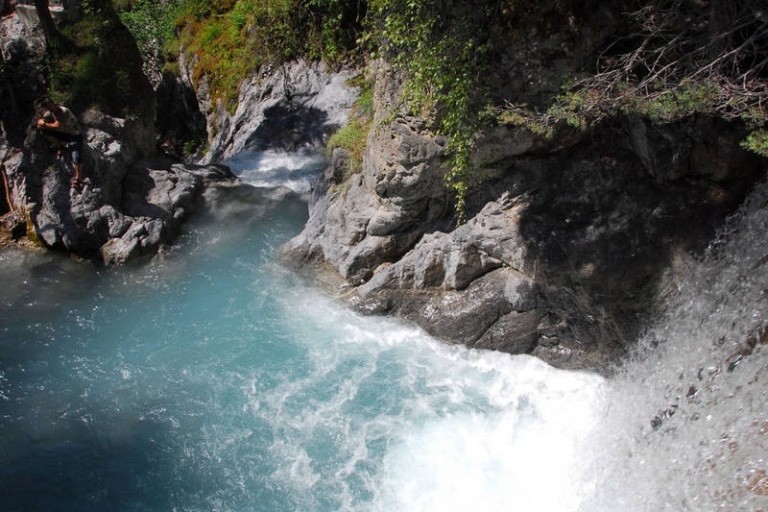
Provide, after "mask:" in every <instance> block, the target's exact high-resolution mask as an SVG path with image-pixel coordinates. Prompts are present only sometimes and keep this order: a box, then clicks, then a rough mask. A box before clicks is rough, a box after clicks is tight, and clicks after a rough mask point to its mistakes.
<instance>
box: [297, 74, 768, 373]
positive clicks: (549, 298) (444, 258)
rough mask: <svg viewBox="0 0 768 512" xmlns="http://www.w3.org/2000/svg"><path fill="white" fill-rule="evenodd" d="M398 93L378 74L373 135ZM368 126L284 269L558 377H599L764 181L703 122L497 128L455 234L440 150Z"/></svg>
mask: <svg viewBox="0 0 768 512" xmlns="http://www.w3.org/2000/svg"><path fill="white" fill-rule="evenodd" d="M398 83H399V82H398V80H397V77H396V76H395V75H394V74H393V73H392V72H391V71H387V70H386V69H385V68H383V67H382V68H380V69H379V73H378V75H377V83H376V94H375V108H376V111H377V118H376V119H377V120H378V121H379V122H381V121H382V120H383V119H384V113H385V112H389V113H391V110H389V109H391V107H392V105H394V104H396V101H395V99H394V98H396V93H395V92H393V91H394V90H396V88H397V86H398ZM374 126H375V128H374V129H372V130H371V133H370V134H369V137H368V145H367V150H366V154H365V157H364V161H363V170H362V172H361V173H360V174H357V175H353V176H352V177H350V178H349V179H348V180H347V181H346V182H344V183H341V184H339V183H338V176H339V175H340V173H338V172H336V171H335V170H334V167H333V165H331V166H329V168H328V169H327V171H326V173H325V175H324V176H323V178H322V181H321V183H319V184H318V186H317V187H316V189H315V195H314V196H313V198H312V201H311V203H310V219H309V221H308V223H307V225H306V227H305V229H304V231H303V232H302V233H301V234H300V235H299V236H298V237H296V238H295V239H293V240H292V241H290V242H289V243H288V244H286V245H285V246H284V247H283V255H284V257H285V261H286V262H288V263H289V264H295V265H296V266H297V268H298V267H302V268H305V267H306V264H307V263H308V262H315V263H316V265H315V266H314V268H318V269H320V271H321V272H327V271H328V269H331V271H332V272H337V273H338V275H339V276H340V277H341V278H342V279H343V284H341V285H339V286H338V289H337V292H338V293H339V295H340V296H341V297H344V298H345V299H346V300H347V301H349V303H350V304H351V305H353V306H354V307H355V308H357V309H358V310H359V311H361V312H364V313H368V314H394V315H398V316H401V317H403V318H405V319H407V320H410V321H412V322H413V323H415V324H417V325H419V326H421V327H423V328H424V329H425V330H426V331H427V332H429V333H430V334H433V335H434V336H436V337H438V338H440V339H443V340H446V341H448V342H452V343H463V344H466V345H468V346H471V347H477V348H485V349H494V350H503V351H506V352H511V353H529V354H533V355H536V356H538V357H540V358H541V359H543V360H545V361H547V362H550V363H552V364H554V365H556V366H559V367H563V368H592V369H597V370H600V371H609V369H610V365H611V364H612V362H614V361H616V360H617V358H618V356H619V355H620V354H622V353H624V351H625V350H626V346H627V343H629V341H630V340H632V339H634V337H635V335H636V334H637V332H638V331H639V329H641V328H642V325H643V322H644V321H645V320H646V318H647V317H648V316H649V315H652V314H653V311H654V307H655V298H656V297H657V296H658V295H659V294H660V293H662V290H663V289H664V287H665V284H666V283H667V282H668V280H669V279H670V276H671V275H673V273H674V272H675V271H678V270H680V268H681V265H680V261H681V259H682V260H684V258H685V256H684V255H686V254H689V253H691V252H696V251H698V250H701V249H702V248H703V247H704V246H705V245H706V244H707V241H708V240H709V239H710V238H711V236H712V234H713V232H714V229H715V228H716V227H717V226H718V225H719V222H721V221H722V220H723V219H724V218H725V216H726V215H727V213H728V212H729V211H731V209H732V208H734V207H735V206H736V205H737V204H739V202H740V201H741V200H742V198H743V197H744V194H745V192H746V191H747V190H748V189H749V188H750V187H751V185H752V184H753V183H754V182H755V180H756V179H757V178H758V176H760V173H761V169H762V167H761V162H760V161H759V160H758V159H757V158H754V157H752V156H750V155H748V154H746V153H745V152H744V151H742V150H740V149H739V147H738V141H739V140H740V138H741V137H743V135H744V134H743V133H741V132H740V131H739V128H738V126H735V125H729V124H728V123H725V122H723V121H717V120H714V119H711V118H707V117H692V118H689V119H686V120H684V121H681V122H679V123H677V124H675V125H668V126H665V127H659V126H656V125H652V124H650V123H648V122H647V121H644V120H640V119H633V120H625V122H624V124H623V125H618V124H617V125H612V126H607V125H606V126H604V127H602V128H600V129H598V130H596V131H594V132H592V133H589V134H584V133H581V134H580V133H578V132H574V131H573V130H571V129H568V128H567V127H561V128H559V130H560V131H559V132H558V133H557V134H556V135H555V137H553V138H552V139H550V140H545V139H543V138H541V137H538V136H536V135H534V134H532V133H529V132H527V131H525V130H523V129H521V128H519V127H495V128H491V129H489V130H488V131H487V132H485V133H482V134H479V138H478V145H477V150H476V153H475V155H474V157H473V165H474V167H475V171H476V172H477V173H478V174H479V175H482V176H485V180H484V181H482V182H481V183H480V184H479V185H478V186H477V187H476V188H475V189H473V190H472V191H471V193H470V195H469V196H468V197H467V214H468V219H469V220H468V221H467V222H466V223H465V224H463V225H461V226H459V227H455V226H454V224H453V221H452V209H451V206H450V205H451V198H450V194H449V192H448V191H447V189H446V187H445V185H444V181H443V174H444V169H443V159H444V148H445V140H442V139H440V138H437V137H434V136H433V135H432V134H431V133H430V131H429V129H428V128H427V126H426V124H425V122H424V121H421V120H419V119H415V118H410V117H407V116H401V117H397V118H395V119H394V120H393V121H389V122H385V123H383V124H377V123H376V122H374ZM326 282H328V280H327V279H326Z"/></svg>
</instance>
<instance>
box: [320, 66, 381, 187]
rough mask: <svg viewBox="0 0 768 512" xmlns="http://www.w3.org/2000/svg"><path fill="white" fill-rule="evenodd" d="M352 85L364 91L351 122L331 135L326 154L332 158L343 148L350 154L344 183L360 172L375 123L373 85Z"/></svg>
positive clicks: (356, 104) (367, 82) (353, 112)
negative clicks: (337, 149) (336, 150)
mask: <svg viewBox="0 0 768 512" xmlns="http://www.w3.org/2000/svg"><path fill="white" fill-rule="evenodd" d="M351 85H359V86H360V87H361V88H362V90H361V92H360V96H358V98H357V101H355V105H354V107H353V108H352V112H351V114H350V121H349V122H348V123H347V124H346V125H345V126H343V127H342V128H341V129H339V130H338V131H336V132H335V133H334V134H333V135H331V137H330V138H329V139H328V143H327V144H326V153H327V155H328V156H330V155H331V153H332V152H333V150H334V149H336V148H342V149H344V150H346V151H347V152H348V153H349V161H348V162H347V169H346V172H345V175H344V176H342V177H340V181H343V180H345V179H346V178H348V177H349V176H351V175H352V174H354V173H356V172H358V171H359V170H360V168H361V167H362V164H363V153H364V152H365V147H366V141H367V139H368V132H369V131H370V129H371V124H372V123H373V86H372V84H371V83H370V82H369V81H362V82H359V83H357V84H351Z"/></svg>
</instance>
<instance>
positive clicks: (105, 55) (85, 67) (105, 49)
mask: <svg viewBox="0 0 768 512" xmlns="http://www.w3.org/2000/svg"><path fill="white" fill-rule="evenodd" d="M81 9H82V13H83V16H82V18H81V19H80V20H78V21H77V22H75V23H71V24H66V25H62V26H61V27H60V31H61V35H62V37H63V38H64V40H66V41H67V44H66V45H58V46H57V47H56V48H54V49H52V50H51V51H49V55H48V58H47V65H46V69H47V74H48V82H49V91H48V93H49V94H50V95H51V96H52V97H53V98H55V99H56V100H58V101H60V102H62V103H66V104H69V105H75V106H78V107H93V108H97V109H99V110H102V111H103V112H106V113H108V114H111V115H116V116H121V117H125V116H128V115H131V114H132V113H134V112H135V110H137V109H140V108H141V106H140V103H141V102H142V101H143V100H142V98H141V95H139V94H137V91H138V90H140V88H141V86H142V84H144V83H145V82H143V80H144V77H143V76H142V75H141V71H140V61H139V55H138V54H137V53H135V47H134V46H133V39H132V37H131V35H130V33H129V32H127V31H126V30H125V28H124V27H123V25H122V24H121V23H120V21H119V18H118V17H117V14H116V12H115V11H114V9H113V7H112V4H111V3H109V2H106V3H105V2H100V1H96V0H83V1H82V3H81Z"/></svg>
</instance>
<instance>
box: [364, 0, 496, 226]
mask: <svg viewBox="0 0 768 512" xmlns="http://www.w3.org/2000/svg"><path fill="white" fill-rule="evenodd" d="M494 8H495V6H494V5H490V4H489V5H488V6H484V7H479V8H477V7H475V6H462V5H461V4H460V3H458V2H453V3H452V2H439V1H437V0H432V1H416V0H372V2H371V11H372V13H373V17H372V22H373V23H374V25H375V26H377V27H378V30H379V31H380V33H381V37H382V41H381V49H382V51H383V52H384V53H385V54H386V55H387V56H388V57H389V58H390V59H391V60H392V62H393V63H394V64H395V65H396V66H398V67H400V68H402V69H404V70H405V71H406V72H407V75H408V81H407V82H406V85H405V87H404V100H405V103H406V105H407V106H408V107H409V108H410V109H411V110H412V111H414V112H415V113H416V114H419V115H428V114H429V113H434V115H435V128H436V131H437V133H438V134H441V135H445V136H447V137H448V138H449V142H448V145H447V156H448V162H447V163H448V169H447V171H446V176H445V179H446V184H447V185H448V186H449V187H451V188H452V189H453V191H454V193H455V195H456V202H455V209H456V214H457V218H458V222H459V223H461V222H463V221H464V216H465V212H464V206H465V198H466V194H467V192H468V191H469V189H470V187H471V185H472V180H473V177H472V176H471V168H470V156H471V154H472V151H473V149H474V140H475V135H476V133H477V131H478V130H479V129H480V126H481V125H482V121H483V116H484V113H485V104H486V97H485V87H484V84H483V82H482V80H481V77H482V76H483V75H484V69H485V66H486V65H487V62H486V51H487V46H486V40H485V39H484V38H486V37H487V27H488V26H489V25H492V24H493V17H494V15H495V12H496V11H495V10H494Z"/></svg>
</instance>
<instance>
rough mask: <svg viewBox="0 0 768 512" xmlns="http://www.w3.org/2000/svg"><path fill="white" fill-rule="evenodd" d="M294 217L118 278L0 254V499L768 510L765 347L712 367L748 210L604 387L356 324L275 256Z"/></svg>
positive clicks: (722, 343)
mask: <svg viewBox="0 0 768 512" xmlns="http://www.w3.org/2000/svg"><path fill="white" fill-rule="evenodd" d="M270 158H274V159H276V161H279V162H280V166H282V167H284V168H285V169H281V171H280V172H286V169H287V170H288V171H290V168H291V166H292V165H295V167H296V168H297V169H300V170H301V172H305V170H306V168H307V167H306V164H307V161H306V160H303V159H301V158H299V159H298V160H296V161H295V162H294V163H293V164H292V163H291V162H292V159H293V158H296V157H295V156H291V155H285V158H281V157H280V156H279V155H268V158H265V157H263V156H262V157H261V158H260V160H259V161H258V162H256V163H253V164H252V165H246V167H247V168H248V169H250V171H249V172H251V173H256V169H258V168H260V166H263V165H264V162H265V161H268V160H269V159H270ZM307 158H315V157H314V156H308V157H307ZM296 162H298V163H296ZM242 163H243V164H244V165H245V164H246V162H242ZM274 174H275V173H273V175H274ZM244 177H245V174H244ZM247 179H249V181H258V179H260V178H259V177H258V176H255V175H254V176H251V177H249V178H247ZM270 179H271V178H270ZM760 197H765V196H760ZM760 197H758V195H756V196H755V198H756V199H754V200H753V203H755V202H757V201H760V200H761V199H760ZM763 206H764V205H763ZM305 220H306V205H303V204H300V203H295V202H286V203H284V204H282V205H281V206H280V207H279V208H277V209H276V210H274V211H271V212H269V213H266V214H264V215H259V216H254V218H243V217H242V216H240V217H238V218H237V219H230V218H226V217H224V218H210V219H202V220H200V221H199V222H197V223H196V224H195V225H193V226H191V227H190V229H189V231H188V233H187V234H186V235H185V237H184V240H183V241H182V242H181V243H180V244H179V247H177V248H176V250H175V251H174V252H172V253H171V254H170V255H168V256H166V257H165V258H164V259H162V260H161V261H156V262H153V263H151V264H147V265H141V266H128V267H124V268H117V269H106V270H94V269H92V268H90V267H88V266H87V265H83V264H79V263H75V262H72V261H69V260H66V259H62V258H60V257H57V256H54V255H50V254H47V255H41V254H29V253H22V252H19V251H15V250H6V251H4V252H0V282H1V283H2V287H1V288H2V289H0V509H2V510H10V511H17V510H18V511H22V510H23V511H31V510H41V511H42V510H45V511H82V510H98V511H104V510H121V511H123V510H124V511H172V510H177V511H203V510H205V511H265V512H278V511H377V512H401V511H402V512H406V511H439V512H450V511H471V512H474V511H477V510H483V511H523V512H528V511H548V512H551V511H558V512H569V511H574V512H575V511H590V512H591V511H609V510H610V511H614V510H648V511H659V510H717V509H718V508H725V509H729V510H757V509H759V508H760V506H762V507H764V508H766V510H768V505H766V502H768V497H766V494H768V491H767V490H766V486H768V483H767V481H766V472H767V471H768V466H766V455H768V452H766V447H767V446H768V416H766V414H768V412H767V407H766V390H768V383H766V380H767V379H768V375H766V373H768V367H766V360H768V358H767V357H766V348H768V347H766V346H762V345H760V344H759V343H758V344H757V347H756V348H755V349H754V350H753V352H752V354H751V355H746V356H744V357H743V358H742V359H741V360H740V364H736V365H735V366H733V368H730V366H729V365H728V362H726V361H725V358H726V357H727V355H728V354H727V353H729V352H732V351H733V350H732V349H733V348H734V347H736V346H737V345H738V344H739V343H741V342H742V341H743V340H744V339H745V336H746V335H747V334H749V332H751V331H752V330H753V329H754V327H755V326H756V325H760V326H764V325H765V318H766V314H768V313H766V309H767V308H766V297H765V293H766V291H765V287H766V286H767V285H768V279H766V267H768V265H757V266H755V264H756V263H758V262H759V261H760V258H761V257H762V255H763V254H767V253H768V249H766V240H765V238H766V237H765V228H766V224H768V220H766V218H765V215H763V217H762V218H760V217H759V215H757V214H755V215H752V216H751V217H750V220H749V221H748V222H743V223H734V224H733V226H732V229H731V231H732V233H730V234H729V237H730V238H731V239H733V240H735V241H734V242H730V241H729V242H728V243H733V244H736V245H734V246H733V248H732V246H730V245H724V246H722V247H717V248H715V249H716V250H714V251H713V255H712V257H711V258H710V260H711V261H710V262H707V263H705V264H704V265H702V266H701V267H700V268H701V270H697V269H698V268H699V267H697V269H692V273H691V279H690V280H689V281H685V282H683V283H681V284H680V290H679V295H677V297H678V298H677V299H676V300H677V303H676V304H671V305H670V308H669V311H670V313H669V317H668V318H666V319H665V320H664V321H663V322H661V324H660V325H659V327H658V328H657V329H656V330H655V331H654V332H653V333H651V334H649V338H648V339H649V340H651V339H652V341H653V343H651V342H650V341H649V342H648V343H645V342H643V343H642V345H643V346H646V345H647V346H648V347H649V349H648V350H647V353H646V352H643V353H642V354H639V355H638V357H637V358H636V361H632V362H631V363H629V364H628V365H627V368H626V371H624V372H622V373H620V374H619V375H618V376H617V377H614V378H611V379H610V380H604V379H602V378H600V377H597V376H595V375H592V374H588V373H583V372H565V371H559V370H555V369H553V368H551V367H549V366H547V365H545V364H543V363H541V362H539V361H538V360H536V359H533V358H530V357H526V356H515V357H513V356H509V355H504V354H498V353H492V352H478V351H471V350H467V349H465V348H461V347H449V346H445V345H442V344H440V343H438V342H436V341H435V340H432V339H430V338H429V337H427V336H426V335H424V334H423V333H421V332H420V331H418V330H417V329H414V328H412V327H409V326H406V325H403V324H401V323H399V322H397V321H394V320H391V319H383V318H367V317H360V316H357V315H355V314H353V313H352V312H350V311H348V310H346V309H344V308H343V307H341V306H340V305H339V304H337V303H336V302H334V301H333V300H332V299H330V298H328V297H326V296H324V295H323V294H322V293H320V292H319V291H317V290H314V289H312V288H309V287H307V285H305V284H304V283H302V282H301V281H300V280H299V279H297V278H296V277H295V276H294V275H292V274H291V273H290V272H288V271H287V270H285V269H283V268H281V267H280V266H279V265H278V264H277V263H276V257H275V256H276V252H277V249H278V247H279V246H280V244H282V243H283V242H285V241H287V240H288V239H289V238H290V237H291V236H293V235H295V234H297V233H298V232H299V231H300V229H301V227H302V225H303V223H304V222H305ZM758 235H759V236H758ZM739 240H742V241H739ZM748 240H752V242H748ZM750 243H753V244H754V247H752V248H750V249H747V248H745V247H743V246H742V245H740V244H745V245H747V246H749V245H750ZM758 245H759V247H758ZM747 251H749V252H747ZM761 252H762V254H761ZM755 258H757V259H755ZM737 267H738V268H737ZM746 269H749V270H746ZM748 331H749V332H748ZM651 346H653V347H654V348H653V349H652V350H651V348H650V347H651ZM731 363H733V361H731ZM718 368H719V370H718ZM729 370H730V371H729ZM690 387H692V388H694V389H695V392H693V391H691V390H690V389H689V388H690ZM664 411H667V412H666V414H664ZM656 417H658V418H661V419H660V420H658V421H653V420H654V418H656ZM728 507H730V508H728Z"/></svg>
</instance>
